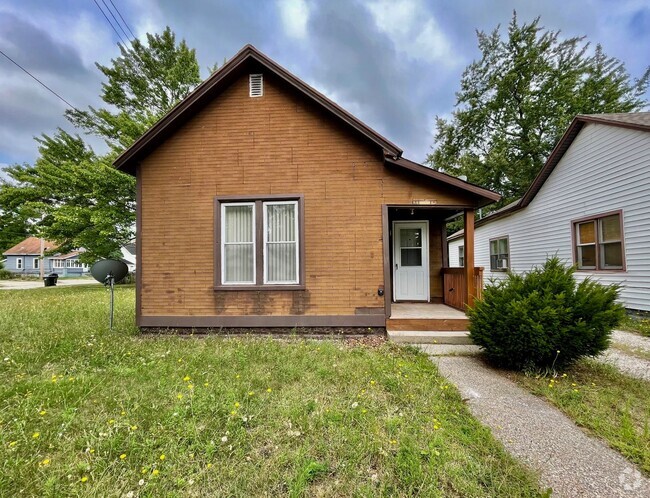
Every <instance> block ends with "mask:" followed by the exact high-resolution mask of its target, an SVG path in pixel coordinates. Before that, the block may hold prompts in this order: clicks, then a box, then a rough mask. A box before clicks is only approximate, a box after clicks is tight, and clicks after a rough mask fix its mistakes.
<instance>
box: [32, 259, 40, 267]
mask: <svg viewBox="0 0 650 498" xmlns="http://www.w3.org/2000/svg"><path fill="white" fill-rule="evenodd" d="M40 264H41V258H39V257H34V260H33V261H32V268H33V269H34V270H40V269H41V268H40Z"/></svg>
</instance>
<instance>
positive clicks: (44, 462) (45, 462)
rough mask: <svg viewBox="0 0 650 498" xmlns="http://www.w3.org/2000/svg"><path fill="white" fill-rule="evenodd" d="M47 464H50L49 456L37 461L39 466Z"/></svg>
mask: <svg viewBox="0 0 650 498" xmlns="http://www.w3.org/2000/svg"><path fill="white" fill-rule="evenodd" d="M49 464H50V459H49V458H46V459H45V460H43V461H42V462H38V466H39V467H47V466H48V465H49Z"/></svg>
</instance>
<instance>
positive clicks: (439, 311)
mask: <svg viewBox="0 0 650 498" xmlns="http://www.w3.org/2000/svg"><path fill="white" fill-rule="evenodd" d="M390 318H393V319H399V320H401V319H410V318H417V319H425V320H426V319H434V320H445V319H466V318H467V315H465V313H463V312H462V311H460V310H457V309H456V308H452V307H451V306H447V305H446V304H436V303H393V304H391V307H390Z"/></svg>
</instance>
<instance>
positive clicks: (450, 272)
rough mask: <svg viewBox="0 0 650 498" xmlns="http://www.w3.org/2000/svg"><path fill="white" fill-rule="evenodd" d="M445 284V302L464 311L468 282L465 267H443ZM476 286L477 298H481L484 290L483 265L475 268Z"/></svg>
mask: <svg viewBox="0 0 650 498" xmlns="http://www.w3.org/2000/svg"><path fill="white" fill-rule="evenodd" d="M442 274H443V286H444V303H445V304H446V305H448V306H451V307H453V308H457V309H459V310H462V311H464V310H465V305H466V304H467V303H466V302H465V300H466V296H467V282H466V280H465V268H443V269H442ZM474 288H475V289H476V296H475V297H476V298H477V299H480V298H481V292H482V291H483V267H482V266H478V267H475V268H474Z"/></svg>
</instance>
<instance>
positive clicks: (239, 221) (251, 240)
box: [221, 202, 255, 284]
mask: <svg viewBox="0 0 650 498" xmlns="http://www.w3.org/2000/svg"><path fill="white" fill-rule="evenodd" d="M221 209H222V211H221V219H222V225H221V227H222V228H221V240H222V241H223V252H222V254H221V257H222V264H221V270H222V275H221V279H222V280H221V281H222V282H223V283H224V284H254V283H255V203H253V202H242V203H232V204H222V206H221Z"/></svg>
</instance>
